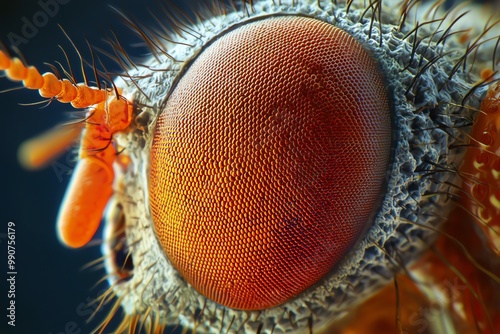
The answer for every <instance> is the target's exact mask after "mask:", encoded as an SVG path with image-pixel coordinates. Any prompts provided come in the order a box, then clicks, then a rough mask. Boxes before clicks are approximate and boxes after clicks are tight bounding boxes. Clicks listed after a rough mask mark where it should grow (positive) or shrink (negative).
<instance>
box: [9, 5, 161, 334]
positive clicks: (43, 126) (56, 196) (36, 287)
mask: <svg viewBox="0 0 500 334" xmlns="http://www.w3.org/2000/svg"><path fill="white" fill-rule="evenodd" d="M42 1H43V2H47V0H42ZM66 1H67V0H66ZM61 2H62V1H61ZM108 4H111V5H113V6H115V7H117V8H120V9H122V10H123V11H124V12H126V13H131V14H132V15H133V16H135V17H137V18H138V19H139V20H141V21H142V22H145V23H147V22H148V19H149V17H150V16H149V14H148V7H149V8H151V9H153V10H154V11H156V12H158V8H159V7H158V6H157V5H155V3H154V2H153V1H152V0H141V1H118V0H106V1H102V2H101V1H95V0H92V1H79V0H69V3H67V4H64V5H60V6H59V9H58V12H57V14H56V15H55V16H54V17H53V18H50V19H49V21H48V23H47V24H46V25H45V26H43V27H41V28H39V31H38V33H37V34H36V35H35V36H34V37H32V38H30V39H29V42H28V43H27V44H21V45H20V46H19V48H20V50H21V51H22V53H23V55H24V56H25V57H26V59H27V61H28V63H29V64H32V65H35V66H37V67H38V68H40V69H41V70H42V71H43V72H45V71H47V70H48V68H47V67H46V66H44V65H43V62H54V61H55V60H59V61H61V62H63V63H65V62H64V57H63V55H62V52H61V51H60V49H59V48H58V47H57V45H58V44H62V45H63V46H64V48H65V50H66V51H67V52H69V54H70V57H71V60H72V61H74V66H75V67H76V68H78V66H77V65H78V62H77V61H78V58H77V56H76V54H75V53H74V51H73V49H72V48H71V46H70V44H69V42H68V41H67V39H66V38H65V37H64V35H63V34H62V32H61V31H60V29H59V28H58V26H57V24H58V23H59V24H61V25H62V26H63V27H64V29H65V30H66V31H67V32H68V34H69V35H70V36H71V38H72V39H73V40H74V41H75V43H77V45H78V47H79V48H80V49H82V50H85V51H84V52H85V53H87V49H86V44H85V41H84V38H83V36H84V35H85V36H86V37H87V38H88V39H89V41H91V43H92V44H94V45H98V46H101V47H103V46H105V44H104V43H103V42H101V39H102V38H103V35H104V34H108V33H109V31H110V29H113V30H114V31H116V32H117V34H118V35H119V36H120V40H121V41H122V42H123V44H124V45H127V44H130V43H131V42H133V41H136V40H135V39H133V38H132V35H133V34H132V33H130V32H129V30H128V29H127V28H125V27H124V25H123V24H122V23H121V22H120V20H119V19H118V18H117V16H116V15H115V14H114V13H113V11H112V10H111V9H110V8H109V7H108V6H107V5H108ZM155 9H156V10H155ZM40 10H42V8H41V7H40V5H39V4H38V0H31V1H26V0H22V1H19V0H18V1H15V2H14V1H12V2H8V3H6V2H4V1H2V4H1V6H0V38H1V39H2V40H3V41H4V42H6V43H7V44H8V36H9V33H14V34H17V35H22V26H23V21H22V18H23V17H26V18H27V19H28V20H29V21H31V22H32V21H33V15H35V14H36V13H37V12H39V11H40ZM87 55H88V53H87ZM75 70H76V69H75ZM115 70H117V68H116V67H115ZM89 74H90V73H89ZM17 86H19V84H18V83H14V82H11V81H9V80H7V79H5V78H0V90H3V89H7V88H12V87H17ZM40 100H41V98H40V96H39V95H38V94H37V93H36V92H35V91H27V90H21V91H15V92H10V93H5V94H0V145H1V153H0V154H1V158H0V161H1V163H0V168H1V169H0V170H1V173H0V175H1V176H0V177H1V191H0V193H1V199H0V203H1V204H0V263H1V268H2V272H1V273H0V279H1V282H0V284H1V285H0V287H1V288H0V295H1V297H0V300H1V306H0V308H1V311H0V333H52V334H56V333H57V334H59V333H71V331H73V332H74V333H78V329H81V332H80V333H88V332H90V331H91V330H92V329H94V328H95V325H96V324H97V323H96V322H95V321H94V322H92V324H91V325H87V324H86V320H87V317H88V316H89V315H90V313H91V312H92V308H89V307H86V306H85V305H86V304H87V303H88V302H89V301H90V300H92V299H93V298H95V297H97V295H98V291H99V290H102V288H103V287H104V285H101V286H100V287H98V288H97V289H95V288H94V289H92V286H93V285H94V284H95V282H97V281H98V280H99V279H100V278H101V277H102V276H103V275H104V274H103V270H102V269H101V270H98V271H89V270H84V271H81V270H80V268H81V267H82V266H83V265H85V264H86V263H88V262H90V261H92V260H94V259H96V258H98V257H100V256H101V254H100V251H99V247H98V246H94V247H89V248H87V249H78V250H73V249H67V248H65V247H64V246H62V245H61V244H60V243H59V241H58V240H57V237H56V231H55V222H56V217H57V212H58V209H59V205H60V203H61V200H62V197H63V195H64V191H65V189H66V186H67V183H68V181H69V179H70V177H69V175H62V176H61V175H60V173H61V172H64V170H68V171H70V170H71V169H72V168H73V165H74V164H73V162H72V161H71V159H70V158H71V155H68V154H66V155H63V157H62V158H61V159H59V160H58V165H57V166H58V167H59V168H60V169H59V170H57V172H56V171H55V170H54V168H53V167H51V166H49V167H47V168H45V169H43V170H40V171H35V172H29V171H25V170H23V169H22V168H21V167H20V166H19V164H18V161H17V149H18V147H19V144H20V143H21V142H22V141H23V140H25V139H27V138H30V137H33V136H34V135H36V134H38V133H40V132H43V131H45V130H47V129H49V128H50V127H52V126H54V125H56V124H58V123H59V122H61V121H64V120H67V119H68V117H69V113H68V112H71V108H70V106H68V105H64V104H61V103H58V102H54V103H52V104H51V105H50V106H49V107H48V108H46V109H40V108H39V107H36V106H35V107H22V106H19V105H18V103H29V102H35V101H40ZM67 158H68V159H67ZM58 175H59V176H58ZM8 221H13V222H15V224H16V269H17V273H18V274H17V278H16V298H15V301H16V327H15V328H12V327H10V326H7V318H6V314H7V310H6V307H7V304H6V303H7V285H6V272H7V268H6V261H7V246H6V244H7V243H6V239H5V234H6V233H7V222H8ZM104 313H105V312H101V313H99V315H100V316H103V315H104Z"/></svg>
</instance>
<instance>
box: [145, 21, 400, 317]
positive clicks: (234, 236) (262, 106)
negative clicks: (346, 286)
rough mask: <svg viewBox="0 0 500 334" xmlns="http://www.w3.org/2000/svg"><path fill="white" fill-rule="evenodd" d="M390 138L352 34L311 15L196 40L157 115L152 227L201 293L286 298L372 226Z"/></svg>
mask: <svg viewBox="0 0 500 334" xmlns="http://www.w3.org/2000/svg"><path fill="white" fill-rule="evenodd" d="M390 145H391V116H390V109H389V102H388V97H387V92H386V86H385V83H384V80H383V78H382V74H381V72H380V69H379V67H378V66H377V63H376V61H375V60H374V59H373V56H372V55H371V54H370V52H368V51H367V50H365V48H364V47H363V46H362V45H361V44H360V42H358V41H357V40H355V39H354V38H353V37H352V36H350V35H349V34H348V33H346V32H345V31H343V30H341V29H339V28H336V27H335V26H333V25H331V24H328V23H325V22H322V21H319V20H316V19H312V18H306V17H298V16H280V17H270V18H263V19H259V20H257V21H253V22H248V23H246V24H244V25H242V26H238V27H236V28H233V29H232V30H230V31H228V32H226V33H224V34H223V35H222V36H220V37H219V38H217V39H216V40H214V41H212V42H211V43H210V44H209V45H207V46H205V48H204V49H203V50H202V51H201V52H200V53H199V54H198V56H197V57H196V58H195V59H194V60H193V61H192V62H191V63H190V64H189V67H187V69H186V71H185V73H184V74H183V76H182V77H181V78H180V80H179V81H178V83H177V85H176V86H175V87H174V89H173V90H172V92H171V95H170V96H169V98H168V100H167V101H166V106H165V109H164V110H163V112H162V113H161V115H160V116H159V119H158V122H157V126H156V132H155V135H154V141H153V144H152V150H151V164H150V167H151V170H150V185H149V195H150V205H151V212H152V216H153V221H154V225H155V230H156V234H157V236H158V239H159V241H160V243H161V245H162V247H163V249H164V251H165V252H166V254H167V256H168V258H169V259H170V261H171V262H172V264H173V265H174V266H175V268H176V269H177V270H178V271H179V272H180V273H181V274H182V276H183V277H184V279H185V280H186V281H187V282H188V283H190V284H191V285H192V286H193V287H194V288H195V289H196V290H197V291H198V292H200V293H201V294H203V295H204V296H205V297H207V298H210V299H212V300H213V301H215V302H217V303H219V304H222V305H224V306H227V307H230V308H235V309H242V310H262V309H267V308H269V307H273V306H276V305H279V304H282V303H284V302H286V301H287V300H290V299H291V298H293V297H295V296H297V295H298V294H300V293H301V292H303V291H305V290H306V289H307V288H309V287H311V286H313V285H314V284H315V283H317V282H319V281H320V280H321V279H322V278H324V277H325V275H327V274H328V273H329V272H331V271H332V270H333V269H334V268H335V267H336V265H337V264H339V262H340V261H342V260H343V259H345V257H346V254H347V253H348V252H349V250H350V249H351V248H352V247H353V245H354V244H355V243H356V242H357V241H358V240H359V239H360V237H361V236H362V235H363V232H364V231H365V230H366V228H367V227H368V226H369V225H370V224H371V219H372V217H373V215H374V211H376V210H377V209H378V205H379V199H380V197H381V192H382V190H383V188H382V187H383V183H384V180H385V175H386V172H387V168H388V162H389V156H390Z"/></svg>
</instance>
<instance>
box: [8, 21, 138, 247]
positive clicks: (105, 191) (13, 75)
mask: <svg viewBox="0 0 500 334" xmlns="http://www.w3.org/2000/svg"><path fill="white" fill-rule="evenodd" d="M63 32H64V30H63ZM65 34H66V33H65ZM66 36H67V35H66ZM72 44H73V43H72ZM73 46H74V44H73ZM75 49H76V47H75ZM77 52H78V51H77ZM91 52H92V57H93V51H92V49H91ZM78 55H79V57H80V60H81V64H82V71H83V61H82V58H81V56H80V53H79V52H78ZM93 63H94V61H93ZM0 70H3V71H5V74H6V77H7V78H9V79H10V80H13V81H22V82H23V85H24V87H25V88H27V89H32V90H38V92H39V94H40V95H41V96H42V97H45V98H49V99H55V100H58V101H59V102H62V103H71V105H72V106H73V107H74V108H88V112H87V118H86V123H85V127H84V130H83V132H82V137H81V141H80V150H79V157H80V161H79V162H78V164H77V166H76V169H75V171H74V173H73V176H72V179H71V182H70V185H69V187H68V189H67V191H66V195H65V198H64V201H63V203H62V206H61V209H60V211H59V217H58V223H57V225H58V231H59V238H60V240H61V241H62V242H63V243H64V244H65V245H67V246H69V247H82V246H84V245H85V244H87V243H88V242H89V241H90V240H91V239H92V237H93V236H94V234H95V232H96V231H97V229H98V228H99V224H100V221H101V217H102V213H103V211H104V209H105V207H106V204H107V202H108V200H109V198H110V197H111V195H112V193H113V179H114V172H113V167H112V165H113V162H114V160H115V158H116V156H117V152H116V148H115V145H114V143H113V134H114V133H116V132H118V131H122V130H124V129H126V128H127V127H128V126H129V125H130V123H131V120H132V110H133V106H132V103H131V102H129V101H127V100H126V99H125V98H123V97H122V96H121V95H120V93H121V91H120V90H119V89H117V88H116V87H115V89H114V90H113V89H105V88H101V87H100V84H99V85H98V87H91V86H90V85H89V83H88V80H87V77H86V75H85V74H84V76H85V83H79V84H75V83H74V82H73V81H70V80H68V79H61V78H59V77H58V76H56V75H55V74H54V73H53V72H46V73H44V74H40V72H39V71H38V69H37V68H36V67H34V66H28V67H27V66H26V65H25V64H24V63H23V62H22V61H21V60H20V59H19V58H11V57H9V56H8V55H7V54H6V53H5V52H4V51H2V50H0ZM53 70H54V71H55V68H54V69H53ZM94 74H95V75H96V79H97V80H98V76H97V71H96V69H95V66H94ZM73 80H74V78H73ZM115 92H116V93H115ZM80 129H81V127H80ZM77 130H79V129H77ZM79 133H80V131H69V133H68V132H66V133H64V134H62V133H61V134H59V133H58V134H56V135H52V136H51V135H49V136H47V135H45V136H43V139H44V141H43V143H42V142H40V141H37V140H35V141H30V142H28V143H27V144H25V145H23V150H22V153H21V156H22V158H23V159H24V160H23V161H24V163H25V164H27V165H28V167H35V168H36V167H38V166H41V165H43V164H44V163H45V162H46V161H47V160H48V159H50V157H53V156H55V155H57V153H59V152H60V151H61V150H63V149H64V148H65V147H66V146H67V145H61V142H60V141H61V140H64V143H65V144H68V143H70V142H71V141H72V140H73V138H75V137H76V136H78V135H79ZM40 145H42V146H44V150H43V151H42V153H41V155H40V154H38V153H37V152H35V151H39V152H40V150H39V148H40Z"/></svg>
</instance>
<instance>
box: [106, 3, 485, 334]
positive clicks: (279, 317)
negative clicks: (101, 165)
mask: <svg viewBox="0 0 500 334" xmlns="http://www.w3.org/2000/svg"><path fill="white" fill-rule="evenodd" d="M315 3H316V2H315V1H314V3H311V4H301V5H299V6H295V7H293V8H292V7H290V6H285V5H282V6H276V5H274V4H273V3H272V1H264V2H261V3H257V4H256V5H255V7H256V12H257V13H258V14H256V16H258V15H266V16H268V15H272V14H273V13H274V14H279V13H281V12H286V13H289V12H290V9H291V10H292V11H293V12H296V13H297V14H302V15H306V16H313V17H316V18H319V19H322V20H324V21H326V22H329V23H332V24H334V25H336V26H337V27H339V28H341V29H343V30H345V31H347V32H349V33H350V34H351V35H352V36H354V37H355V38H356V39H357V40H358V41H361V42H363V43H364V45H365V46H366V47H367V48H368V49H370V50H371V51H372V53H373V54H374V56H376V58H377V59H378V61H379V64H380V66H381V68H382V69H383V71H384V74H385V76H386V77H387V82H388V84H389V88H388V90H389V91H390V92H392V93H393V97H392V100H393V108H394V110H393V117H394V123H395V124H396V126H397V127H398V133H399V135H398V136H397V138H396V143H394V145H395V147H394V157H393V161H392V164H391V166H390V171H389V174H390V180H389V183H390V184H389V186H388V189H391V190H390V191H389V193H388V194H387V195H386V196H385V199H384V201H383V203H382V204H381V207H380V209H379V211H378V213H377V215H376V218H375V222H374V224H373V226H372V227H371V228H370V230H369V231H368V232H367V234H366V236H365V237H364V238H363V239H362V240H360V242H359V243H358V245H357V246H356V248H355V249H353V250H352V251H351V252H350V254H349V258H348V259H346V260H345V261H344V262H343V263H342V264H341V265H340V266H339V268H338V269H337V271H336V272H335V273H334V275H332V276H330V277H329V278H328V279H327V282H326V285H325V287H320V288H317V289H313V290H312V291H306V292H304V293H302V294H301V296H300V297H301V298H303V299H304V300H305V302H304V301H298V302H295V301H293V300H292V301H291V302H290V303H288V304H287V311H288V312H291V313H292V314H293V317H294V320H295V321H296V323H297V326H298V327H299V328H301V327H302V328H307V325H306V323H307V320H308V317H309V316H310V314H311V312H312V313H313V314H314V320H315V321H317V322H322V321H327V320H328V319H329V318H331V317H332V315H337V317H339V318H340V317H342V315H345V310H346V309H348V307H350V306H352V305H355V304H356V303H359V302H360V301H361V299H362V298H359V296H360V295H364V296H365V297H367V296H369V295H370V294H371V293H372V291H374V290H376V289H377V288H378V287H380V286H382V285H384V284H386V283H387V282H388V281H390V280H392V278H393V276H394V272H395V271H397V270H400V268H397V266H396V265H394V264H393V263H392V262H391V261H393V259H390V258H388V256H387V254H391V255H394V256H396V253H395V252H399V253H398V254H400V255H401V254H402V255H403V259H405V260H408V261H409V262H411V259H412V258H415V257H416V254H417V253H418V252H420V251H421V250H420V249H421V247H417V245H420V244H421V237H422V234H424V235H428V237H429V238H430V239H432V238H433V237H432V235H435V232H432V231H430V230H426V229H422V228H418V227H416V226H414V225H412V224H411V223H406V224H405V223H404V220H408V221H410V222H420V219H421V217H422V212H425V211H429V212H434V211H435V210H437V211H439V210H444V208H442V207H441V205H440V203H439V202H438V201H437V199H433V198H432V197H431V198H429V199H425V200H424V199H422V198H423V197H424V195H425V194H427V193H432V192H439V191H443V190H444V186H443V185H442V183H440V184H436V183H433V182H431V181H429V180H425V178H423V180H421V181H420V183H418V184H417V185H415V175H418V174H419V172H418V171H419V169H422V170H425V169H426V168H432V166H431V165H429V164H428V161H432V162H433V163H435V164H444V165H446V166H448V165H450V164H451V163H452V162H453V160H454V159H455V157H453V156H450V155H449V154H448V153H446V152H448V147H449V146H450V145H451V141H453V139H452V138H451V137H450V135H449V134H447V133H445V132H444V131H442V130H434V131H423V132H421V133H418V134H416V133H415V132H414V131H413V127H412V125H413V124H414V123H416V122H418V123H421V124H422V125H423V127H424V128H429V129H431V128H433V127H436V124H437V123H436V121H438V122H439V125H440V126H443V125H444V126H446V127H447V129H448V130H449V131H451V132H453V133H455V134H456V136H457V138H460V135H459V134H458V133H457V131H456V130H455V129H454V122H453V120H452V119H451V117H450V116H448V115H447V113H449V110H450V108H452V109H453V108H455V107H451V106H450V105H449V104H448V103H450V102H453V103H457V104H460V102H461V101H460V99H461V98H463V96H464V95H465V94H466V93H467V92H468V91H469V90H470V89H471V83H470V82H469V81H470V80H469V79H468V77H467V73H462V72H458V73H457V74H455V76H453V78H452V79H451V80H448V73H449V71H450V70H451V67H450V65H449V59H447V58H444V59H442V60H441V61H438V62H436V66H433V67H432V68H431V69H429V70H427V71H426V72H424V73H423V74H422V75H421V77H420V79H419V81H418V85H416V86H418V87H419V88H418V89H417V94H418V97H416V96H412V95H411V93H410V94H409V95H410V97H409V98H407V97H406V96H405V92H406V87H407V86H408V85H409V84H410V83H411V80H412V79H413V78H414V76H415V74H416V73H417V72H418V71H419V69H418V65H419V60H420V56H421V55H422V56H425V58H426V59H431V58H432V57H433V56H435V55H437V53H438V52H445V51H443V50H440V49H439V50H436V49H434V48H433V47H432V46H431V47H428V46H427V45H426V44H425V43H422V44H421V45H420V46H419V47H418V48H417V49H416V52H415V55H414V56H412V55H411V52H412V51H411V50H412V44H411V40H406V41H405V40H402V37H403V34H402V33H400V32H397V31H396V30H395V29H396V26H397V21H396V18H395V17H392V16H391V17H389V16H385V15H384V16H383V18H384V20H386V21H384V22H387V21H391V22H392V24H385V23H384V24H383V25H382V29H383V31H382V39H383V47H382V48H379V47H378V46H379V33H380V32H379V31H378V29H379V26H378V24H375V25H373V27H372V32H371V38H369V37H368V29H369V24H370V22H369V21H370V18H369V15H370V14H368V15H365V18H364V19H363V20H361V22H358V23H355V22H357V21H358V20H359V18H360V15H361V13H362V12H363V9H360V10H358V9H356V8H354V7H352V8H351V10H350V12H349V13H348V14H346V13H345V9H344V8H337V9H334V8H333V5H330V6H327V7H326V8H325V9H324V10H323V9H320V8H318V7H317V6H316V4H315ZM387 15H388V14H387ZM244 20H245V19H243V18H242V17H241V16H239V14H236V13H230V14H228V15H227V16H226V18H225V19H224V20H223V19H220V18H215V19H213V22H214V24H205V25H203V30H204V31H205V33H204V34H203V36H202V37H201V38H200V39H196V38H192V39H191V40H188V43H190V44H193V45H195V46H194V47H192V48H189V47H184V46H175V47H174V48H173V49H172V50H169V52H170V53H171V55H172V56H173V57H174V58H175V59H177V60H181V61H189V59H191V58H192V57H195V56H196V54H197V53H198V52H200V50H201V49H202V46H203V45H204V44H206V43H207V42H208V41H209V40H211V39H213V38H216V36H217V35H218V34H219V33H220V32H221V31H224V30H226V29H228V28H230V27H231V26H232V25H234V24H239V23H240V22H242V21H244ZM200 24H201V23H200ZM199 29H201V28H199ZM422 31H424V32H423V33H422V34H423V35H425V28H423V29H422ZM450 45H451V44H450ZM439 48H441V47H439ZM445 49H446V47H445ZM412 57H413V58H414V59H412V61H411V64H410V65H409V66H408V69H407V70H405V71H402V69H403V68H404V67H405V66H407V65H408V63H409V62H410V60H411V58H412ZM164 61H165V62H164V63H163V64H158V63H157V61H156V60H154V59H152V60H151V61H150V62H149V63H148V66H151V68H164V67H165V64H169V65H171V66H173V67H174V68H175V69H174V70H171V71H166V72H161V71H158V72H153V74H151V71H150V70H149V69H147V68H144V69H139V70H138V71H130V73H131V75H132V76H136V77H138V78H140V79H137V80H136V82H137V83H138V85H139V86H140V87H141V89H143V91H144V93H145V95H147V96H151V97H153V98H152V100H153V101H159V102H155V103H154V105H152V106H148V105H151V101H149V100H148V99H147V98H146V97H145V96H144V95H143V94H142V93H141V92H139V91H138V90H137V88H136V87H135V85H133V84H130V83H127V84H126V85H125V84H124V83H123V82H121V83H119V85H120V87H122V88H123V89H124V95H126V94H132V96H133V98H132V100H133V101H137V102H140V103H141V104H143V105H144V106H148V107H142V108H141V112H142V113H147V114H149V123H148V124H147V125H146V127H147V130H148V131H144V129H142V130H141V134H140V135H138V134H137V133H135V134H134V131H129V132H128V133H127V134H119V135H117V136H116V137H117V141H118V143H119V144H120V145H122V146H123V147H126V149H127V152H129V154H130V157H131V159H132V163H131V166H130V168H129V170H127V171H126V175H122V176H123V177H121V178H119V180H120V182H123V188H124V191H122V192H120V194H118V195H117V196H118V200H119V201H120V203H122V205H123V206H124V212H125V215H126V216H127V217H140V218H139V219H127V238H129V242H132V241H137V240H139V242H136V243H135V246H134V247H136V249H135V250H134V263H136V268H137V269H139V270H137V269H136V272H137V273H139V272H141V273H142V274H140V275H139V274H138V275H134V277H133V278H132V279H131V280H130V281H128V282H124V283H122V284H119V285H117V286H116V287H115V290H116V292H117V294H118V295H119V296H120V295H123V296H124V300H123V302H122V305H123V306H124V307H125V311H126V313H128V314H134V313H137V312H144V310H146V309H148V307H153V308H155V309H162V311H161V312H162V317H163V318H164V321H165V322H167V323H169V324H174V323H177V322H178V321H180V322H181V324H183V325H185V326H189V325H191V326H192V324H193V318H194V317H195V314H197V313H199V311H200V309H202V308H203V310H204V314H202V315H199V320H198V321H199V323H198V328H199V329H200V330H204V331H207V332H218V331H219V330H218V328H220V327H221V326H223V325H224V324H221V323H220V319H221V318H222V317H221V316H217V314H218V313H219V312H221V306H219V305H217V304H216V303H214V302H211V301H210V300H207V299H206V298H205V297H203V296H201V295H199V294H198V293H197V292H196V291H194V289H193V288H192V287H191V286H189V285H188V284H187V283H186V282H185V281H184V279H183V278H182V277H181V276H180V274H179V273H178V272H177V271H176V270H175V269H174V268H173V266H172V265H171V264H170V261H169V260H168V258H167V257H166V255H165V254H164V252H163V250H162V249H161V247H160V246H159V245H160V243H159V242H158V240H157V237H156V235H155V232H154V227H153V221H152V218H151V212H150V209H149V200H148V183H149V180H148V178H149V158H150V157H149V152H150V149H151V145H152V140H153V135H152V134H154V129H155V124H156V119H157V118H158V116H159V114H160V113H161V111H162V110H163V108H164V104H165V102H166V99H167V96H168V94H169V91H170V90H171V84H172V82H173V81H174V78H175V77H176V76H177V74H178V73H179V72H180V71H182V65H181V63H178V64H175V63H173V62H172V61H171V60H170V59H167V58H166V57H165V59H164ZM143 75H145V77H143V78H141V76H143ZM124 80H125V81H126V78H125V79H124ZM125 81H124V82H125ZM169 83H170V85H169ZM484 91H485V89H480V90H478V91H477V92H476V94H474V95H473V96H472V98H471V99H470V100H469V102H468V104H470V105H471V106H473V107H477V106H478V105H479V99H480V96H481V95H482V94H483V92H484ZM411 98H413V99H414V100H413V101H412V100H411ZM132 126H134V127H135V126H136V125H131V127H132ZM141 126H142V127H144V125H141ZM132 136H135V137H134V138H132ZM138 136H142V138H143V140H144V143H143V145H142V146H141V147H140V146H139V145H138V144H137V143H138V142H139V141H138V140H137V137H138ZM429 143H431V144H429ZM423 144H425V145H423ZM436 178H438V179H439V178H440V179H441V180H443V181H444V180H447V179H448V178H451V176H450V175H449V174H447V173H442V174H438V175H437V176H436ZM410 185H412V186H411V187H410ZM410 188H411V189H410ZM125 194H127V195H125ZM440 212H441V211H440ZM443 215H444V214H443ZM425 219H426V221H425V223H426V224H429V225H430V226H432V227H436V226H439V224H440V223H441V222H442V219H440V218H439V217H436V218H429V217H426V218H425ZM396 220H397V221H398V223H399V227H396V225H397V224H395V222H396ZM139 231H140V233H139ZM400 234H403V235H404V237H403V238H395V237H394V236H398V235H400ZM375 245H376V246H375ZM383 250H385V251H386V252H387V253H385V252H384V251H383ZM381 263H385V264H386V265H385V266H382V265H380V264H381ZM356 268H357V269H356ZM374 273H376V275H374ZM346 282H347V283H346ZM174 287H175V288H174ZM133 291H140V292H141V293H140V294H139V293H132V292H133ZM346 296H347V297H346ZM305 303H307V305H308V307H305ZM181 305H182V306H183V308H184V311H181V310H180V308H181V307H180V306H181ZM283 313H284V309H283V307H282V306H277V307H274V308H272V309H269V310H265V311H262V312H245V311H237V310H227V311H226V314H225V317H224V319H226V321H228V322H229V321H231V320H227V319H233V320H232V327H231V328H232V329H234V328H239V326H243V327H244V328H246V329H247V330H248V332H252V331H255V330H257V328H259V326H260V325H261V324H262V323H264V326H263V331H262V333H269V332H270V331H271V329H272V330H273V331H274V333H284V332H287V333H288V332H294V330H293V328H291V326H290V320H289V319H288V317H289V316H290V315H289V316H287V317H284V316H283ZM233 317H234V318H233ZM224 319H223V320H222V321H224ZM263 319H264V320H263ZM226 325H227V323H226ZM230 332H232V331H230Z"/></svg>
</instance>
